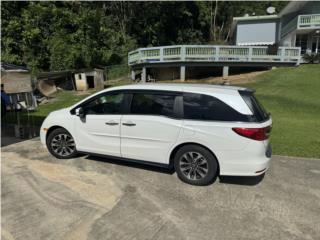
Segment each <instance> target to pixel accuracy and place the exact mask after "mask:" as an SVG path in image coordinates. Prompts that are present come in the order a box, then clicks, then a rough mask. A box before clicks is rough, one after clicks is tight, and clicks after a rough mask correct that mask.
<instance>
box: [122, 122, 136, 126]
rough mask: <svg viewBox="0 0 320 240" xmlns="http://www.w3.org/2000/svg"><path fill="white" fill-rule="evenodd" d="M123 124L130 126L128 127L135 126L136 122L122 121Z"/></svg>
mask: <svg viewBox="0 0 320 240" xmlns="http://www.w3.org/2000/svg"><path fill="white" fill-rule="evenodd" d="M122 125H124V126H128V127H133V126H135V125H136V124H135V123H133V122H125V123H122Z"/></svg>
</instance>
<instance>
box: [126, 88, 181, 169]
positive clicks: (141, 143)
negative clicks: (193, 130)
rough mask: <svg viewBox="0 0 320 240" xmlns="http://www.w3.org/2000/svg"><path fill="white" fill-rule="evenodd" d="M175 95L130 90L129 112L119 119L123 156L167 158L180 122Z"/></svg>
mask: <svg viewBox="0 0 320 240" xmlns="http://www.w3.org/2000/svg"><path fill="white" fill-rule="evenodd" d="M176 102H177V95H176V94H173V93H170V92H169V93H167V92H165V93H161V91H160V92H159V91H155V92H154V93H153V92H150V91H149V92H147V93H132V100H131V106H130V112H129V114H126V115H123V117H122V119H121V154H122V156H123V157H125V158H132V159H137V160H144V161H149V162H156V163H164V164H167V163H168V162H169V156H168V154H169V151H170V150H171V148H172V147H173V145H174V144H175V142H176V140H177V138H178V136H179V132H180V129H181V126H182V120H180V119H179V118H178V117H177V116H176V112H177V111H176V108H177V107H176V106H177V103H176Z"/></svg>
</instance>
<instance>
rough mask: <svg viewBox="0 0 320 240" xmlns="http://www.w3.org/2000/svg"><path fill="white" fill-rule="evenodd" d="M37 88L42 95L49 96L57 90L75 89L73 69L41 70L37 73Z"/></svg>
mask: <svg viewBox="0 0 320 240" xmlns="http://www.w3.org/2000/svg"><path fill="white" fill-rule="evenodd" d="M37 88H38V90H39V91H40V92H41V94H42V95H44V96H46V97H49V96H51V95H52V94H53V93H55V92H57V90H58V89H59V88H60V89H63V90H74V89H75V87H74V81H73V79H72V72H71V71H68V70H67V71H52V72H41V73H39V74H38V75H37Z"/></svg>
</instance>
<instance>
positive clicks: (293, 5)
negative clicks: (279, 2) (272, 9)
mask: <svg viewBox="0 0 320 240" xmlns="http://www.w3.org/2000/svg"><path fill="white" fill-rule="evenodd" d="M307 3H308V1H291V2H289V3H288V4H287V5H286V6H285V7H284V8H283V9H282V10H281V12H280V13H279V14H278V16H279V17H282V16H283V15H287V14H289V13H294V12H297V11H298V10H299V9H301V8H302V7H303V6H304V5H306V4H307Z"/></svg>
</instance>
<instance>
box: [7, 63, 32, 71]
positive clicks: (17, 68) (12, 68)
mask: <svg viewBox="0 0 320 240" xmlns="http://www.w3.org/2000/svg"><path fill="white" fill-rule="evenodd" d="M1 71H4V72H29V69H28V68H27V67H24V66H18V65H14V64H10V63H3V62H2V63H1Z"/></svg>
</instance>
